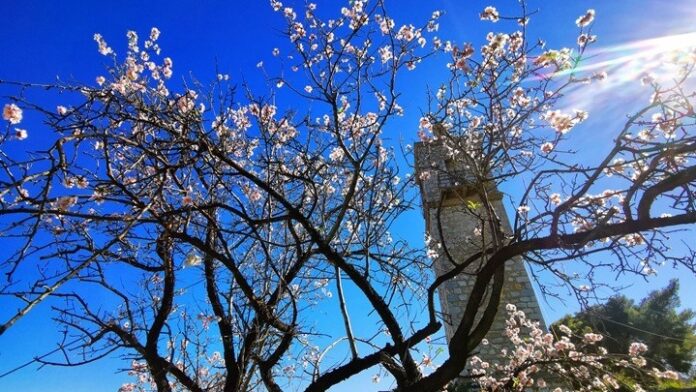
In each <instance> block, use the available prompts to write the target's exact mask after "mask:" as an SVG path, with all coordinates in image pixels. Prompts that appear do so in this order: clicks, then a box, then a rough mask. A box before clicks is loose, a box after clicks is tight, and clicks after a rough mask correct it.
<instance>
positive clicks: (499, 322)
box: [415, 143, 544, 361]
mask: <svg viewBox="0 0 696 392" xmlns="http://www.w3.org/2000/svg"><path fill="white" fill-rule="evenodd" d="M415 153H416V169H417V175H418V176H419V183H420V188H421V197H422V199H423V213H424V215H425V219H426V229H427V231H428V234H429V235H430V236H431V238H433V240H435V241H437V242H439V243H441V242H444V243H445V245H446V246H447V248H448V250H449V251H450V253H451V254H452V255H453V258H454V259H455V260H456V261H457V262H461V261H463V260H465V259H466V258H467V257H469V256H470V255H472V254H473V253H475V252H477V251H478V250H480V242H478V244H479V245H477V239H478V238H479V237H478V236H476V235H475V234H474V229H475V228H476V227H477V225H478V221H477V218H476V216H474V215H472V214H471V213H470V212H469V211H468V210H467V209H466V208H465V205H466V203H467V201H474V202H475V201H476V199H474V198H473V196H469V197H462V192H461V189H459V192H456V195H455V196H454V197H448V195H447V194H445V192H446V191H447V189H444V188H445V187H449V188H456V187H457V186H458V185H460V184H458V183H457V182H456V181H458V180H457V179H456V178H455V179H454V180H452V179H446V180H445V181H443V175H447V171H448V166H449V167H450V169H449V170H451V165H448V164H447V162H446V161H445V159H444V154H443V151H442V149H441V147H440V146H438V145H437V144H424V143H417V144H416V150H415ZM424 171H427V172H428V175H426V176H421V175H420V174H421V173H423V172H424ZM460 176H461V174H460ZM464 177H465V175H464ZM459 181H465V180H464V179H463V178H462V179H460V180H459ZM443 183H444V185H443ZM494 207H495V209H496V213H497V215H498V216H499V217H500V218H501V220H502V223H503V228H504V230H505V231H509V230H510V224H509V222H508V219H507V214H506V212H505V209H504V207H503V205H502V202H501V201H500V197H498V200H496V201H494ZM438 209H440V211H439V213H438ZM438 216H439V219H440V225H441V227H442V233H443V234H444V236H443V237H444V238H440V237H441V236H440V235H439V231H440V230H439V229H438ZM485 235H486V233H485V231H484V236H485ZM434 267H435V272H436V274H437V275H440V274H442V273H443V272H444V271H447V270H449V269H451V267H452V266H451V264H450V262H449V261H448V260H447V259H446V258H445V257H439V258H438V259H436V260H435V262H434ZM472 268H476V266H475V265H474V266H472ZM473 284H474V279H473V278H471V277H470V275H467V274H460V275H459V276H457V277H455V279H452V280H450V281H448V282H446V283H444V284H443V285H442V286H441V287H440V288H439V291H438V294H439V297H440V305H441V311H442V317H443V320H444V324H445V332H446V336H447V340H448V341H449V340H450V338H451V337H452V335H453V333H454V329H455V328H456V326H457V325H458V324H459V321H460V320H461V318H462V313H463V311H464V308H465V307H466V302H467V300H468V298H469V294H470V293H471V290H472V287H473ZM507 303H511V304H514V305H515V306H517V308H518V309H520V310H522V311H524V312H525V313H526V314H527V317H528V318H529V319H532V320H539V321H541V322H542V325H543V322H544V321H543V318H542V314H541V309H540V307H539V303H538V301H537V298H536V295H535V293H534V290H533V288H532V284H531V281H530V279H529V275H528V273H527V270H526V267H525V264H524V262H523V261H522V260H521V259H516V260H511V261H510V262H508V263H507V264H506V266H505V285H504V287H503V292H502V299H501V305H500V308H499V311H498V313H497V315H496V318H495V321H494V323H493V325H492V328H491V330H490V331H489V332H488V334H487V335H486V339H487V340H488V341H489V344H488V345H485V346H483V345H482V346H480V347H478V348H477V351H478V353H477V355H478V356H479V357H481V359H482V360H484V361H491V360H494V359H495V358H499V352H500V350H501V349H502V348H506V343H507V342H508V340H507V338H506V337H505V335H504V331H505V320H506V318H507V312H506V311H505V304H507Z"/></svg>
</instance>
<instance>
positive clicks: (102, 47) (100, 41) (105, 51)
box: [94, 33, 114, 56]
mask: <svg viewBox="0 0 696 392" xmlns="http://www.w3.org/2000/svg"><path fill="white" fill-rule="evenodd" d="M94 41H96V42H97V45H98V48H99V53H101V54H102V55H104V56H107V55H110V54H112V53H114V51H113V49H111V48H110V47H109V45H107V43H106V41H104V37H102V35H101V34H99V33H96V34H94Z"/></svg>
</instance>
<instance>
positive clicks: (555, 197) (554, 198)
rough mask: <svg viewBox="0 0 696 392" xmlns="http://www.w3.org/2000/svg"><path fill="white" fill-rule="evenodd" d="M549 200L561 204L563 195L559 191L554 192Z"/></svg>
mask: <svg viewBox="0 0 696 392" xmlns="http://www.w3.org/2000/svg"><path fill="white" fill-rule="evenodd" d="M549 201H550V202H551V203H552V204H555V205H559V204H561V195H560V194H558V193H552V194H551V195H550V196H549Z"/></svg>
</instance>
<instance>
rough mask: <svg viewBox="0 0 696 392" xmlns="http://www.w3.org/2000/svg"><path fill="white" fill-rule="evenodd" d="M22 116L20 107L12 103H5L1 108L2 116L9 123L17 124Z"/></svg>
mask: <svg viewBox="0 0 696 392" xmlns="http://www.w3.org/2000/svg"><path fill="white" fill-rule="evenodd" d="M22 116H23V115H22V109H20V108H19V106H17V105H15V104H13V103H8V104H6V105H5V107H4V108H3V109H2V118H4V119H5V120H7V121H9V122H10V124H13V125H15V124H19V123H20V122H22Z"/></svg>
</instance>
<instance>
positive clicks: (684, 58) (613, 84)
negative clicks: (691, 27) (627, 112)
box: [555, 32, 696, 110]
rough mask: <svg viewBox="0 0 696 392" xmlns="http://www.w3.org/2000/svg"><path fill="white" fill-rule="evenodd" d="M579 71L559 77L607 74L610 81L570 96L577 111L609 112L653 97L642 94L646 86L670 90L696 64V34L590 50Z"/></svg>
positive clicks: (564, 72)
mask: <svg viewBox="0 0 696 392" xmlns="http://www.w3.org/2000/svg"><path fill="white" fill-rule="evenodd" d="M583 57H584V59H583V60H582V61H581V63H580V64H578V65H577V66H576V67H574V68H572V69H569V70H565V71H563V72H558V73H556V74H555V75H556V76H563V75H571V74H572V75H573V76H574V77H575V78H578V79H582V78H588V79H589V78H591V76H592V75H594V74H598V73H600V72H606V74H607V78H606V79H605V80H602V81H593V82H592V85H591V86H579V88H577V89H575V90H574V91H573V92H572V93H570V94H568V98H569V101H571V102H566V104H572V106H573V107H582V108H583V109H586V110H591V109H595V108H602V109H609V108H610V107H611V106H612V105H614V104H615V103H617V102H623V103H624V104H625V103H626V102H631V101H633V100H636V99H638V100H640V99H642V98H645V101H647V100H648V99H649V98H650V96H649V94H645V90H642V93H641V81H642V84H646V83H657V84H658V85H660V86H668V85H671V84H672V83H673V81H674V80H677V79H679V78H680V77H682V76H683V75H684V72H685V71H686V70H687V69H688V67H689V66H693V64H694V63H696V32H692V33H685V34H674V35H667V36H663V37H657V38H651V39H646V40H640V41H632V42H628V43H625V44H620V45H615V46H609V47H597V48H592V49H589V50H587V51H586V52H585V54H584V55H583Z"/></svg>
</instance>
